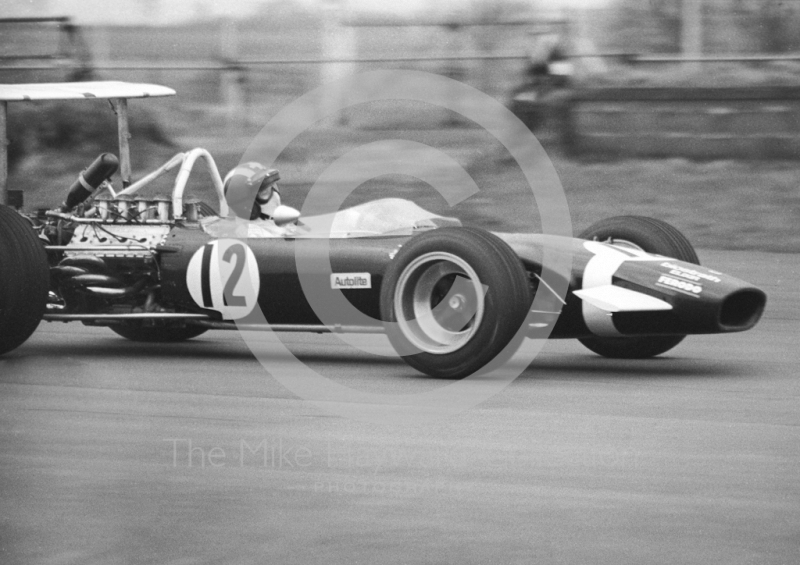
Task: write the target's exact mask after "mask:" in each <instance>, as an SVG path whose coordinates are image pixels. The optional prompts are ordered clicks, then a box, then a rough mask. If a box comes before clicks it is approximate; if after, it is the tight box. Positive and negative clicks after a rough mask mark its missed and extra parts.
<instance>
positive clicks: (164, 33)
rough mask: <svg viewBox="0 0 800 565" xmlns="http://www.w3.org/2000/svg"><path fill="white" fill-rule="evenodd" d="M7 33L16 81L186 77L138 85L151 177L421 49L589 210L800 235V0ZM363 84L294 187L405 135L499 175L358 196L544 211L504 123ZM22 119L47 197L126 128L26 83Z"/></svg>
mask: <svg viewBox="0 0 800 565" xmlns="http://www.w3.org/2000/svg"><path fill="white" fill-rule="evenodd" d="M0 47H1V49H2V51H1V53H2V57H1V58H0V82H2V83H14V82H46V81H64V80H105V79H114V80H127V81H140V82H152V83H156V84H164V85H167V86H170V87H172V88H174V89H175V90H177V92H178V96H177V97H176V98H175V99H164V100H153V101H132V102H131V112H132V114H131V122H132V134H133V140H132V148H133V155H134V157H133V159H134V162H133V165H134V169H135V170H134V173H135V175H138V176H141V175H143V174H145V173H146V172H147V171H148V170H151V169H153V168H155V167H157V166H158V165H160V164H161V163H163V162H164V161H166V160H167V159H168V158H169V157H170V156H171V155H172V154H174V153H175V152H177V151H178V150H185V149H188V148H190V147H193V146H203V147H206V148H208V149H209V150H210V151H211V152H212V154H214V156H215V158H216V159H217V163H218V165H219V168H220V171H221V172H222V174H223V175H224V174H225V172H226V171H227V170H229V169H230V168H232V167H233V166H235V165H236V163H237V162H238V160H239V158H240V157H241V155H242V154H243V152H244V150H245V149H246V148H247V146H248V144H249V143H250V142H251V141H252V139H253V137H254V136H256V135H257V134H258V133H259V131H261V129H262V128H263V127H264V125H265V124H266V123H267V122H268V121H269V119H270V117H272V116H273V115H274V114H275V113H276V112H277V111H278V110H280V109H281V108H282V107H284V106H285V105H286V104H287V103H289V102H290V101H292V100H294V99H296V98H297V97H298V96H300V95H301V94H303V93H305V92H307V91H309V90H311V89H314V88H316V87H318V86H320V85H322V84H325V83H327V82H330V81H332V80H335V79H337V78H342V77H346V76H348V75H350V74H352V73H356V72H361V71H366V70H372V69H418V70H424V71H428V72H432V73H437V74H442V75H445V76H449V77H452V78H454V79H457V80H459V81H462V82H464V83H466V84H468V85H470V86H472V87H474V88H477V89H479V90H481V91H483V92H485V93H487V94H489V95H490V96H492V97H494V98H495V99H496V100H498V101H499V102H500V103H502V104H504V105H506V106H507V107H509V108H510V109H511V110H512V111H513V112H514V113H515V114H516V115H517V116H518V117H519V118H520V119H522V120H523V121H524V122H525V123H526V124H527V125H528V126H529V127H530V128H531V129H532V131H534V133H535V134H536V135H537V137H538V138H539V139H540V141H541V142H542V143H543V145H544V146H545V148H546V149H547V150H548V153H549V154H550V156H551V159H552V160H553V163H554V165H555V167H556V169H557V171H558V172H559V174H560V176H561V179H562V184H563V185H564V187H565V191H566V194H567V197H568V200H569V204H570V207H571V211H572V214H573V223H574V226H575V228H576V230H580V229H581V228H582V227H585V226H586V225H588V224H590V223H592V222H593V221H594V220H596V219H598V218H599V217H600V216H608V215H615V214H620V213H632V214H646V215H651V216H656V217H661V218H663V219H666V220H667V221H670V222H672V223H674V224H676V225H677V226H679V227H680V228H681V229H682V230H683V231H685V232H686V233H687V234H688V235H689V237H690V238H691V239H692V240H693V241H695V242H696V243H697V244H698V245H699V246H707V247H718V248H737V249H767V250H778V251H798V250H800V230H798V229H797V225H798V220H800V207H799V206H798V192H797V185H798V180H800V173H799V172H798V170H797V157H798V156H799V155H800V0H782V1H781V0H649V1H643V0H447V1H444V2H437V3H435V4H431V3H428V2H424V1H423V0H411V1H407V2H402V3H401V2H388V1H383V0H374V1H369V0H282V1H275V0H240V1H239V2H236V3H228V2H221V1H220V2H217V1H213V0H169V1H167V0H124V1H120V2H115V3H114V4H113V6H112V5H110V4H109V3H107V2H101V1H99V0H25V1H23V0H10V2H6V5H5V6H4V10H3V19H1V20H0ZM346 96H347V93H346V91H337V90H336V89H330V92H329V100H328V101H327V103H326V104H323V105H322V107H320V108H319V109H318V111H319V118H320V120H321V121H320V122H319V124H318V127H315V128H313V129H312V130H310V131H309V132H307V134H304V135H302V136H301V137H300V138H298V139H297V140H296V141H295V143H293V144H292V145H291V146H290V147H288V148H287V150H286V151H284V154H283V155H282V156H281V159H280V162H279V163H278V164H277V165H278V167H279V168H280V169H281V172H282V177H283V181H284V186H287V187H288V188H289V189H290V190H289V191H288V194H289V196H288V200H289V203H290V204H292V205H295V206H298V207H299V206H300V205H301V204H302V199H303V196H304V191H307V189H308V187H309V186H310V185H311V184H312V183H313V181H314V180H315V178H316V177H317V176H318V175H319V173H320V172H321V171H322V170H324V168H325V167H327V166H328V165H329V164H330V163H331V162H332V161H333V160H335V159H336V158H337V157H338V156H341V155H342V154H344V153H345V152H346V151H348V150H349V149H352V148H353V147H356V146H358V145H360V144H363V143H366V142H368V141H373V140H376V139H387V138H395V137H397V138H404V139H414V140H417V141H421V142H424V143H428V144H430V145H433V146H435V147H438V148H440V149H442V150H444V151H446V152H448V153H449V154H451V155H452V156H453V157H454V158H456V159H457V160H458V161H459V163H461V164H462V165H463V166H464V167H465V168H466V169H467V170H468V171H469V172H470V174H472V175H473V177H474V178H475V179H476V181H477V182H478V185H479V186H480V187H481V188H482V190H481V193H480V194H479V195H477V196H476V197H473V198H471V199H469V201H467V202H464V203H462V204H459V205H458V206H457V207H456V208H453V209H450V208H449V207H447V205H446V203H444V202H443V201H442V199H441V198H440V197H439V196H438V195H437V194H436V193H435V192H434V191H432V190H431V189H430V187H427V186H426V185H424V184H423V183H421V182H420V181H417V180H416V179H414V178H413V177H410V176H409V177H405V176H404V177H397V178H381V179H375V181H374V182H373V181H371V182H369V183H367V185H365V186H364V187H362V189H359V191H357V193H356V194H354V195H353V197H352V199H350V200H349V201H348V203H356V202H358V201H360V200H363V199H366V198H375V197H380V196H398V195H399V196H405V197H408V198H413V199H415V200H417V201H418V202H420V203H421V204H423V205H425V206H427V207H428V208H432V209H434V210H435V211H439V212H441V213H446V214H448V215H456V216H459V217H462V218H463V219H466V220H468V221H476V222H480V223H481V224H482V225H484V226H485V227H488V228H490V229H524V230H529V229H534V230H535V229H536V228H537V225H538V220H537V218H536V217H535V213H531V212H526V211H525V210H530V207H526V206H521V205H520V203H521V202H522V201H523V200H525V199H526V198H527V200H530V190H529V189H527V187H526V185H525V182H524V178H522V176H521V174H520V172H519V168H518V167H517V166H516V164H515V163H513V161H512V160H510V159H509V157H508V155H507V153H505V152H504V151H503V149H502V147H500V146H499V144H497V142H496V140H494V139H493V138H491V136H489V135H488V134H487V133H486V132H484V131H482V130H480V129H479V128H477V127H475V126H474V124H472V123H469V122H467V121H466V120H465V119H464V118H463V117H461V116H459V115H457V114H455V113H453V112H449V111H446V110H443V109H440V108H432V107H425V108H421V107H419V105H413V104H410V103H409V104H393V105H389V104H383V105H381V104H373V105H371V106H369V107H356V108H350V109H348V110H346V111H344V112H341V113H338V114H334V115H331V114H330V112H329V111H328V110H327V109H326V105H329V104H333V103H336V102H337V101H340V100H342V99H344V100H345V101H346ZM453 103H454V105H455V106H457V104H458V101H457V100H454V101H453ZM9 121H10V124H11V125H10V128H9V138H10V142H11V143H10V146H9V158H10V173H11V178H10V187H11V188H13V189H21V190H23V191H24V193H25V205H26V208H35V207H38V206H47V205H52V204H53V203H56V201H58V200H59V198H61V193H62V190H63V189H65V187H66V186H68V185H69V183H70V182H71V180H73V177H74V176H75V175H76V174H77V172H78V171H79V170H80V169H81V168H82V167H83V166H85V165H86V164H87V163H88V162H89V161H90V160H91V159H92V157H93V156H95V155H96V153H97V152H98V151H106V150H111V151H114V147H115V145H116V134H115V129H114V116H113V113H112V112H111V111H110V108H109V107H108V104H107V103H105V104H103V103H101V102H100V101H97V102H93V103H81V104H75V103H62V104H11V105H10V107H9ZM195 177H202V174H201V175H197V174H196V175H195ZM203 181H204V179H203V178H199V179H198V178H196V179H195V186H194V188H195V189H196V190H198V191H200V192H202V191H203ZM163 190H168V186H167V187H163ZM51 201H52V202H51ZM521 210H522V211H521Z"/></svg>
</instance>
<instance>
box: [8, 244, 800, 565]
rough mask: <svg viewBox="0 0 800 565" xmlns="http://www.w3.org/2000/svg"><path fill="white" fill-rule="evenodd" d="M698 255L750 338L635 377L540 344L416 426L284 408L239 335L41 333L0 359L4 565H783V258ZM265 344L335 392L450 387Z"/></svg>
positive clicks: (790, 531)
mask: <svg viewBox="0 0 800 565" xmlns="http://www.w3.org/2000/svg"><path fill="white" fill-rule="evenodd" d="M700 255H701V259H702V261H703V263H704V264H707V265H709V266H713V267H715V268H718V269H720V270H722V271H724V272H729V273H731V274H735V275H737V276H740V277H741V278H743V279H745V280H749V281H751V282H753V283H756V284H758V285H760V286H761V287H762V288H764V290H766V291H767V293H768V295H769V302H768V306H767V313H766V315H765V318H764V319H763V320H762V322H761V323H760V324H759V325H758V326H757V327H756V328H755V329H754V330H751V331H749V332H745V333H741V334H731V335H726V336H695V337H690V338H688V339H686V340H685V341H684V342H683V343H682V344H681V345H680V346H678V347H677V348H676V349H675V350H673V351H672V352H670V353H669V354H667V355H665V356H663V357H661V358H657V359H653V360H647V361H615V360H608V359H602V358H600V357H597V356H595V355H593V354H592V353H590V352H589V351H588V350H585V349H584V348H583V347H582V346H581V345H580V344H579V343H577V342H572V341H559V342H548V343H547V344H546V346H545V348H544V349H543V351H542V352H541V353H540V354H539V356H538V357H537V358H536V359H535V361H534V362H533V363H532V364H531V365H530V366H529V367H528V368H527V369H526V370H525V371H524V372H523V374H522V375H521V376H520V377H519V378H518V379H517V380H515V381H514V382H513V383H512V384H511V385H510V386H508V387H507V388H506V389H505V390H503V391H502V392H500V393H499V394H496V395H494V396H492V397H491V398H489V399H488V400H486V401H484V402H482V403H481V404H479V405H478V406H477V407H475V408H472V409H470V410H467V411H466V412H464V413H461V414H459V415H456V416H452V417H449V418H445V419H442V420H439V421H435V422H430V421H428V422H421V423H417V424H412V425H408V424H406V425H400V424H390V425H381V424H378V423H370V422H361V421H356V420H352V419H349V418H345V417H342V416H338V415H334V414H332V413H331V411H328V410H325V409H324V408H320V407H319V406H316V405H313V404H310V403H309V402H307V401H305V400H303V399H300V398H298V397H297V396H295V395H294V394H293V393H292V392H290V391H288V390H287V389H285V388H284V387H283V386H282V385H281V384H279V382H277V381H276V380H275V378H273V376H271V375H270V374H269V373H268V372H267V370H265V368H264V367H263V366H262V365H261V364H260V363H259V362H258V361H256V360H255V359H254V357H253V354H252V353H251V351H250V349H249V348H248V347H247V345H246V344H245V343H244V342H243V340H242V337H241V336H240V335H239V334H238V333H236V332H222V331H218V332H209V333H207V334H205V335H204V336H202V337H200V338H198V339H196V340H193V341H191V342H187V343H182V344H172V345H168V344H164V345H152V344H137V343H132V342H127V341H125V340H124V339H122V338H119V337H117V336H116V335H115V334H113V333H112V332H111V331H110V330H107V329H104V328H89V327H84V326H81V325H75V324H46V323H45V324H42V326H41V327H40V329H39V331H38V332H37V333H36V334H34V336H33V338H32V339H31V340H30V341H29V342H28V343H26V344H25V345H24V346H22V347H21V348H19V349H18V350H16V351H15V352H13V353H11V354H9V355H6V356H4V357H3V358H2V359H0V488H2V498H1V499H0V505H1V506H0V563H3V564H8V565H11V564H31V563H36V564H50V565H56V564H57V565H65V564H73V563H74V564H81V565H92V564H98V565H100V564H103V565H110V564H139V563H153V564H156V563H157V564H170V565H188V564H195V563H198V564H199V563H203V564H205V563H208V564H212V563H213V564H225V563H230V564H265V563H276V564H295V563H296V564H303V565H308V564H312V563H365V564H375V563H459V564H465V563H481V564H483V563H544V564H550V563H565V564H576V563H592V564H615V565H618V564H628V563H630V564H636V565H641V564H644V563H647V564H660V563H663V564H669V565H677V564H683V563H687V564H690V563H691V564H694V563H702V564H709V563H725V564H731V565H732V564H745V563H748V564H751V563H758V564H773V563H774V564H779V563H780V564H787V565H788V564H794V563H799V562H800V380H799V379H798V378H797V367H798V366H800V352H798V351H799V350H800V348H798V347H797V341H798V337H800V323H799V321H800V301H798V290H797V288H798V280H800V256H798V255H780V254H768V253H754V252H719V251H715V252H711V251H706V252H701V254H700ZM281 337H282V339H283V341H284V342H285V343H286V344H288V347H289V350H290V351H291V352H292V353H293V354H294V355H295V356H296V357H297V358H299V359H300V360H301V361H302V362H303V363H305V364H306V365H308V366H310V367H312V368H314V369H315V370H316V371H318V372H320V373H323V374H325V376H327V377H329V378H330V379H331V380H332V381H335V382H337V383H339V384H343V385H346V386H348V387H351V388H353V389H357V390H364V391H369V392H380V393H383V394H401V393H410V392H419V391H425V390H432V389H434V388H436V387H443V386H450V385H451V384H452V383H451V382H449V381H444V382H441V381H433V380H431V379H427V378H425V377H422V376H420V375H418V374H416V373H414V372H413V371H412V370H410V369H409V368H408V367H406V365H405V364H403V363H402V362H401V361H399V360H396V359H393V358H391V357H378V356H374V355H372V354H369V353H365V352H363V351H360V350H358V349H355V348H353V347H351V346H349V345H347V344H344V343H342V342H341V341H340V340H339V338H338V337H337V336H333V335H323V336H317V335H308V334H284V335H282V336H281ZM372 339H377V340H380V339H383V338H372ZM376 343H377V342H376ZM283 361H285V359H284V360H283ZM276 362H281V359H276ZM267 365H268V368H269V363H267Z"/></svg>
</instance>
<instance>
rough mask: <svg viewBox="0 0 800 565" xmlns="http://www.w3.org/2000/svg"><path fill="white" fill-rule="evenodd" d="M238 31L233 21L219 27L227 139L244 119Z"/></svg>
mask: <svg viewBox="0 0 800 565" xmlns="http://www.w3.org/2000/svg"><path fill="white" fill-rule="evenodd" d="M238 39H239V38H238V29H237V23H236V20H235V19H224V20H223V21H222V24H221V26H220V56H221V59H222V61H223V62H224V64H225V69H223V70H222V73H221V79H220V82H221V84H220V89H221V97H222V104H223V107H224V108H225V122H226V123H225V125H226V131H227V134H228V137H235V136H236V135H238V134H239V133H240V132H239V131H238V130H239V128H240V127H241V126H242V125H243V123H244V122H245V118H246V114H247V113H246V111H245V102H244V93H243V87H244V82H245V80H244V68H243V67H242V66H241V65H239V64H237V60H238V57H239V41H238Z"/></svg>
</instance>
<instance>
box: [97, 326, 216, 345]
mask: <svg viewBox="0 0 800 565" xmlns="http://www.w3.org/2000/svg"><path fill="white" fill-rule="evenodd" d="M110 327H111V329H112V330H113V331H114V332H115V333H117V334H119V335H121V336H122V337H124V338H126V339H129V340H131V341H141V342H146V343H175V342H178V341H186V340H187V339H192V338H193V337H197V336H199V335H201V334H204V333H206V332H207V331H208V328H201V327H199V326H152V325H150V326H148V325H144V324H142V323H141V322H137V323H133V322H129V323H126V324H115V325H113V326H110Z"/></svg>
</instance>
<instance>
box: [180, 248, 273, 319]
mask: <svg viewBox="0 0 800 565" xmlns="http://www.w3.org/2000/svg"><path fill="white" fill-rule="evenodd" d="M260 283H261V281H260V279H259V275H258V264H257V263H256V257H255V255H253V251H252V250H251V249H250V248H249V247H248V246H247V245H245V244H244V243H243V242H241V241H239V240H236V239H218V240H216V241H212V242H210V243H207V244H206V245H204V246H203V247H201V248H200V249H198V250H197V251H196V252H195V254H194V255H193V256H192V259H191V261H189V266H188V268H187V269H186V286H187V288H188V289H189V293H190V294H191V295H192V298H193V299H194V301H195V302H196V303H197V305H198V306H200V307H201V308H208V309H209V310H216V311H217V312H219V313H220V314H222V319H223V320H238V319H240V318H244V317H245V316H247V315H248V314H249V313H250V312H252V311H253V308H255V306H256V304H257V303H258V290H259V288H260V286H261V285H260Z"/></svg>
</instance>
